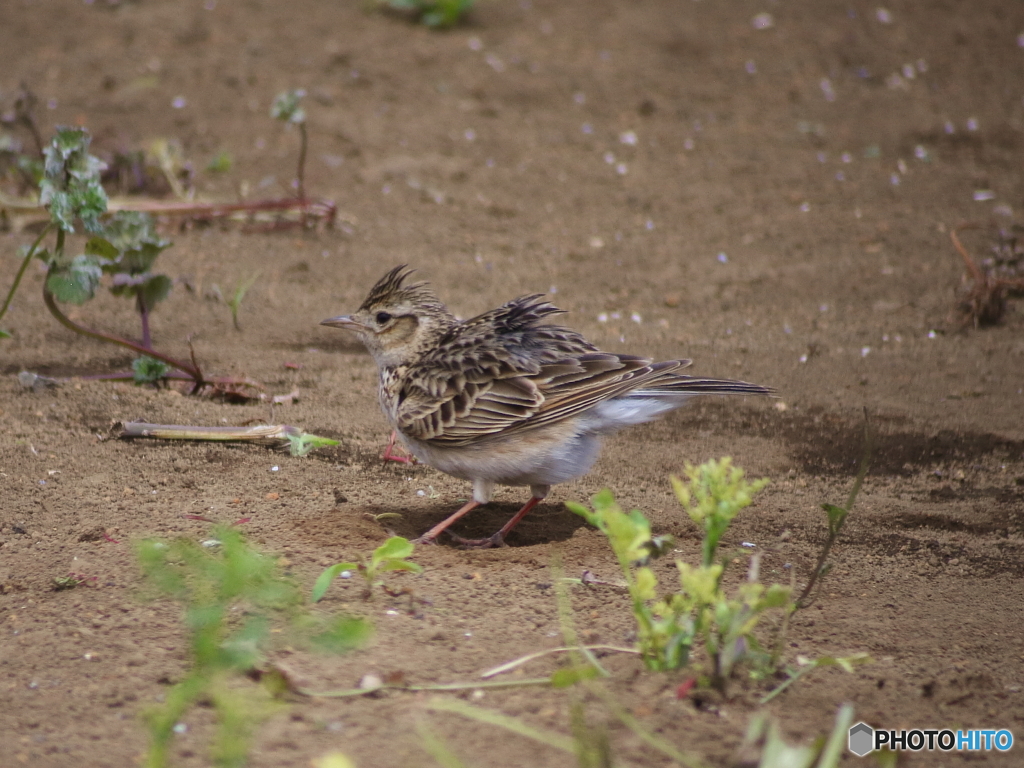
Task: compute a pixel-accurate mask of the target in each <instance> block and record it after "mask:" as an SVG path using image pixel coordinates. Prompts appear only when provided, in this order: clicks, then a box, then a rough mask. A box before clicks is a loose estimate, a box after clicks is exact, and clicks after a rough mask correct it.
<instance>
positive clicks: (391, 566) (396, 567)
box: [311, 536, 423, 603]
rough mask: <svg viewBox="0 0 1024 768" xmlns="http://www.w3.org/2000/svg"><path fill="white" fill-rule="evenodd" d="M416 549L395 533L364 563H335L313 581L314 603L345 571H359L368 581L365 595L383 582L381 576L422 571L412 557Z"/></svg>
mask: <svg viewBox="0 0 1024 768" xmlns="http://www.w3.org/2000/svg"><path fill="white" fill-rule="evenodd" d="M414 548H415V545H414V544H413V543H412V542H411V541H409V540H408V539H404V538H402V537H401V536H392V537H391V538H390V539H388V540H387V541H385V542H384V543H383V544H381V545H380V546H379V547H377V548H376V549H375V550H373V553H372V554H371V555H370V557H369V559H366V560H364V561H363V562H361V563H335V564H334V565H332V566H330V567H329V568H326V569H325V570H324V571H323V573H321V574H320V575H319V576H318V577H317V580H316V582H315V583H314V584H313V594H312V596H311V597H312V600H313V602H314V603H316V602H319V601H320V600H321V599H322V598H323V596H324V595H325V594H326V593H327V590H328V588H329V587H330V586H331V582H333V581H334V580H335V579H336V578H338V575H339V574H340V573H342V571H357V572H358V573H359V574H360V575H361V576H362V577H363V578H364V579H365V580H366V593H365V596H366V597H369V596H370V595H371V594H372V591H373V588H374V587H376V586H378V585H380V584H383V583H384V582H383V580H382V579H381V578H380V576H381V575H382V574H384V573H386V572H388V571H410V572H412V573H421V572H422V571H423V567H422V566H420V565H417V564H416V563H413V562H411V561H410V560H409V558H410V557H412V552H413V549H414Z"/></svg>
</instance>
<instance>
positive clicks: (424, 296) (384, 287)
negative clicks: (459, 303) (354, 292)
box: [359, 264, 443, 312]
mask: <svg viewBox="0 0 1024 768" xmlns="http://www.w3.org/2000/svg"><path fill="white" fill-rule="evenodd" d="M415 271H416V270H414V269H411V268H410V267H409V265H408V264H399V265H398V266H397V267H395V268H394V269H392V270H391V271H390V272H388V273H387V274H386V275H384V277H382V278H381V279H380V280H378V281H377V284H376V285H374V286H373V288H371V289H370V293H369V295H368V296H367V297H366V299H365V300H364V301H363V304H362V306H361V307H359V310H360V311H361V312H365V311H370V310H372V309H374V308H375V307H379V306H393V305H395V304H402V303H409V304H416V305H419V306H423V307H434V306H436V307H440V308H442V309H443V305H442V304H441V301H440V300H439V299H438V298H437V295H436V294H435V293H434V292H433V291H432V290H431V289H430V288H429V283H426V282H419V283H411V284H409V285H403V283H404V282H405V280H406V278H408V277H409V275H411V274H412V273H413V272H415Z"/></svg>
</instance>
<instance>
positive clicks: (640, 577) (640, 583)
mask: <svg viewBox="0 0 1024 768" xmlns="http://www.w3.org/2000/svg"><path fill="white" fill-rule="evenodd" d="M657 590H658V579H657V577H656V576H655V575H654V571H652V570H651V569H650V568H637V570H636V596H637V597H638V598H639V599H640V600H653V599H654V598H656V597H657V596H658V591H657Z"/></svg>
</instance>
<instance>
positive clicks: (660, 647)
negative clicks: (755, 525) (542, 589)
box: [567, 458, 790, 689]
mask: <svg viewBox="0 0 1024 768" xmlns="http://www.w3.org/2000/svg"><path fill="white" fill-rule="evenodd" d="M685 473H686V480H685V481H684V480H680V479H679V478H672V485H673V488H674V489H675V492H676V496H677V497H678V498H679V501H680V503H681V504H682V505H683V507H684V508H685V509H686V512H687V514H688V515H689V516H690V518H691V519H692V520H693V521H694V522H695V523H696V524H697V525H698V526H700V527H701V529H702V530H703V531H704V542H703V549H702V562H701V564H700V565H699V566H692V565H690V564H688V563H685V562H683V561H681V560H677V561H676V567H677V569H678V571H679V587H680V588H679V590H678V591H676V592H672V593H669V594H667V595H664V596H659V594H658V580H657V577H656V576H655V575H654V571H653V570H651V568H650V567H648V565H647V563H648V561H649V560H650V559H651V558H652V557H657V556H658V555H660V554H663V553H664V552H665V551H667V550H668V548H670V547H671V543H672V542H671V538H670V537H655V536H652V535H651V526H650V523H649V522H648V520H647V518H645V517H644V516H643V514H642V513H641V512H640V511H639V510H633V511H631V512H629V513H628V514H627V513H625V512H623V511H622V510H621V509H620V508H619V505H618V504H617V503H616V501H615V498H614V496H612V494H611V492H610V491H608V490H605V491H602V492H601V493H599V494H597V495H596V496H595V497H594V498H593V506H594V509H593V511H591V510H589V509H587V508H586V507H584V506H582V505H580V504H575V503H571V502H570V503H568V504H567V506H568V507H569V509H571V510H572V511H573V512H575V513H577V514H579V515H581V516H582V517H584V518H585V519H586V520H587V522H589V523H590V524H591V525H593V526H595V527H596V528H598V529H599V530H600V531H602V532H603V533H604V534H605V535H606V536H607V537H608V541H609V543H610V545H611V547H612V551H613V552H615V555H616V557H617V558H618V561H619V566H620V568H621V570H622V574H623V576H624V577H625V580H626V586H627V589H628V591H629V595H630V598H631V600H632V607H633V614H634V616H635V618H636V622H637V635H638V640H639V646H640V652H641V655H642V658H643V660H644V663H645V664H646V665H647V667H648V668H650V669H654V670H669V669H678V668H680V667H684V666H686V665H688V664H689V663H690V657H691V654H692V652H693V649H694V648H695V647H697V646H699V645H703V646H704V648H705V650H706V651H707V654H708V657H709V659H710V660H711V662H712V668H711V670H710V672H709V679H710V682H711V684H712V685H713V686H714V687H716V688H719V689H724V687H725V685H726V682H727V681H728V679H729V678H730V677H731V676H732V674H733V671H734V669H735V667H736V666H737V664H739V663H741V662H753V663H755V664H764V663H766V662H767V661H768V660H769V658H770V656H769V654H767V653H766V652H765V651H764V650H763V649H762V648H761V646H760V644H759V643H758V641H757V638H756V637H755V635H754V629H755V628H756V626H757V624H758V622H759V620H760V619H761V617H762V616H763V615H764V613H765V612H766V611H768V610H771V609H775V608H779V609H788V607H789V605H790V599H789V596H790V589H789V587H784V586H781V585H778V584H773V585H771V586H768V587H766V586H765V585H763V584H761V583H760V581H759V580H758V558H756V557H755V558H752V560H751V567H750V570H749V572H748V575H747V579H746V581H745V582H743V583H742V584H740V585H739V586H738V587H737V588H736V590H735V591H734V592H733V594H732V595H730V594H728V593H727V592H726V591H725V589H724V588H723V586H722V577H723V574H724V571H725V567H724V565H723V564H722V563H718V562H715V556H716V553H717V551H718V545H719V542H720V540H721V537H722V534H724V533H725V531H726V530H727V529H728V527H729V524H730V523H731V522H732V520H733V518H734V517H735V516H736V514H737V513H738V512H739V511H740V510H741V509H743V508H744V507H746V506H748V505H749V504H750V503H751V501H752V498H753V495H754V494H755V493H757V492H758V491H759V490H761V489H762V488H764V486H765V485H767V483H768V481H767V480H763V479H762V480H755V481H754V482H752V483H750V482H747V481H746V480H745V479H744V473H743V471H742V470H741V469H739V468H737V467H733V466H732V461H731V459H729V458H724V459H722V460H721V461H709V462H707V463H706V464H702V465H701V466H699V467H693V466H689V465H687V467H686V470H685Z"/></svg>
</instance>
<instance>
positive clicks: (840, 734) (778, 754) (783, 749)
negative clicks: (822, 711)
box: [741, 704, 853, 768]
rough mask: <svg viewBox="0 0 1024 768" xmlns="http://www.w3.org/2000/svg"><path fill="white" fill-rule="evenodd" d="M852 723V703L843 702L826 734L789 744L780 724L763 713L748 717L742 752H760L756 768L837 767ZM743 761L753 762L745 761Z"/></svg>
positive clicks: (745, 763)
mask: <svg viewBox="0 0 1024 768" xmlns="http://www.w3.org/2000/svg"><path fill="white" fill-rule="evenodd" d="M852 722H853V706H852V705H850V704H843V705H842V706H841V707H840V708H839V711H838V712H837V713H836V722H835V725H834V726H833V727H832V731H831V732H830V733H829V734H828V736H822V737H819V738H817V739H815V740H814V742H813V743H811V744H808V745H802V744H801V745H797V746H791V745H789V744H787V743H786V740H785V739H784V738H783V737H782V732H781V731H780V729H779V724H778V723H777V722H775V720H773V719H772V718H771V717H770V716H769V715H767V714H766V713H763V712H762V713H760V714H758V715H756V716H755V717H754V718H753V719H751V721H750V725H749V726H748V727H747V735H746V738H745V739H744V742H743V746H742V747H741V751H742V752H743V753H749V752H753V753H759V757H758V758H756V759H757V762H756V765H757V768H837V766H838V765H839V761H840V759H841V758H842V756H843V753H844V751H845V747H846V739H847V734H848V733H849V730H850V724H851V723H852ZM743 764H744V765H748V764H749V765H754V764H755V763H754V762H753V761H749V762H748V761H746V760H744V761H743Z"/></svg>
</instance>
